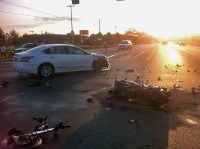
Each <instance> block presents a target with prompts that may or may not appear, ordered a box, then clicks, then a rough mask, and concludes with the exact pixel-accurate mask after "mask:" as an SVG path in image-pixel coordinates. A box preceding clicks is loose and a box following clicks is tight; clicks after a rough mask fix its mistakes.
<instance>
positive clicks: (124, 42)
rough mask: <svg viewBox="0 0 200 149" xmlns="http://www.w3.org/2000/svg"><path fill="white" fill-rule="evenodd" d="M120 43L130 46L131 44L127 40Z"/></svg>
mask: <svg viewBox="0 0 200 149" xmlns="http://www.w3.org/2000/svg"><path fill="white" fill-rule="evenodd" d="M120 43H121V44H128V43H129V42H128V41H126V40H123V41H121V42H120Z"/></svg>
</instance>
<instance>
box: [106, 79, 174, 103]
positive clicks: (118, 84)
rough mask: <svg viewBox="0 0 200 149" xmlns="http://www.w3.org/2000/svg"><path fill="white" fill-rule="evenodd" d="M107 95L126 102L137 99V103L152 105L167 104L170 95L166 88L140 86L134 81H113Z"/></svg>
mask: <svg viewBox="0 0 200 149" xmlns="http://www.w3.org/2000/svg"><path fill="white" fill-rule="evenodd" d="M109 94H110V95H112V96H113V97H116V98H118V99H122V100H127V101H129V100H130V99H135V98H137V99H139V100H137V103H144V102H146V103H148V104H152V105H160V104H163V103H168V100H169V96H170V95H171V93H170V91H169V90H168V89H167V88H163V87H159V86H151V85H146V84H143V85H141V84H139V83H137V82H134V81H125V80H121V81H118V80H117V81H115V84H114V87H113V88H112V89H111V90H110V91H109ZM134 102H135V101H134Z"/></svg>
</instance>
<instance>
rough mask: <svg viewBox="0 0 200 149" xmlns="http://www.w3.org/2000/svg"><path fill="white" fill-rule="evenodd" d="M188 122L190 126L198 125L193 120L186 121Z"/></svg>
mask: <svg viewBox="0 0 200 149" xmlns="http://www.w3.org/2000/svg"><path fill="white" fill-rule="evenodd" d="M186 122H188V123H189V124H193V125H196V124H198V123H197V122H196V121H193V120H191V119H186Z"/></svg>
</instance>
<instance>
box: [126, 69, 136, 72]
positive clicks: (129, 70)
mask: <svg viewBox="0 0 200 149" xmlns="http://www.w3.org/2000/svg"><path fill="white" fill-rule="evenodd" d="M133 72H135V70H134V69H127V70H126V73H133Z"/></svg>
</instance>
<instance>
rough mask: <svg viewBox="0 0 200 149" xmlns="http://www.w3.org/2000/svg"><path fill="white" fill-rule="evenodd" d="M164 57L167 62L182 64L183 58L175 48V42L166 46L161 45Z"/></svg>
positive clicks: (161, 52)
mask: <svg viewBox="0 0 200 149" xmlns="http://www.w3.org/2000/svg"><path fill="white" fill-rule="evenodd" d="M159 50H160V54H161V57H162V59H163V60H164V62H165V63H166V64H172V65H176V64H181V63H182V58H181V55H180V54H179V52H178V51H177V50H176V49H175V45H174V44H173V43H168V44H167V45H165V46H160V48H159Z"/></svg>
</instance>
